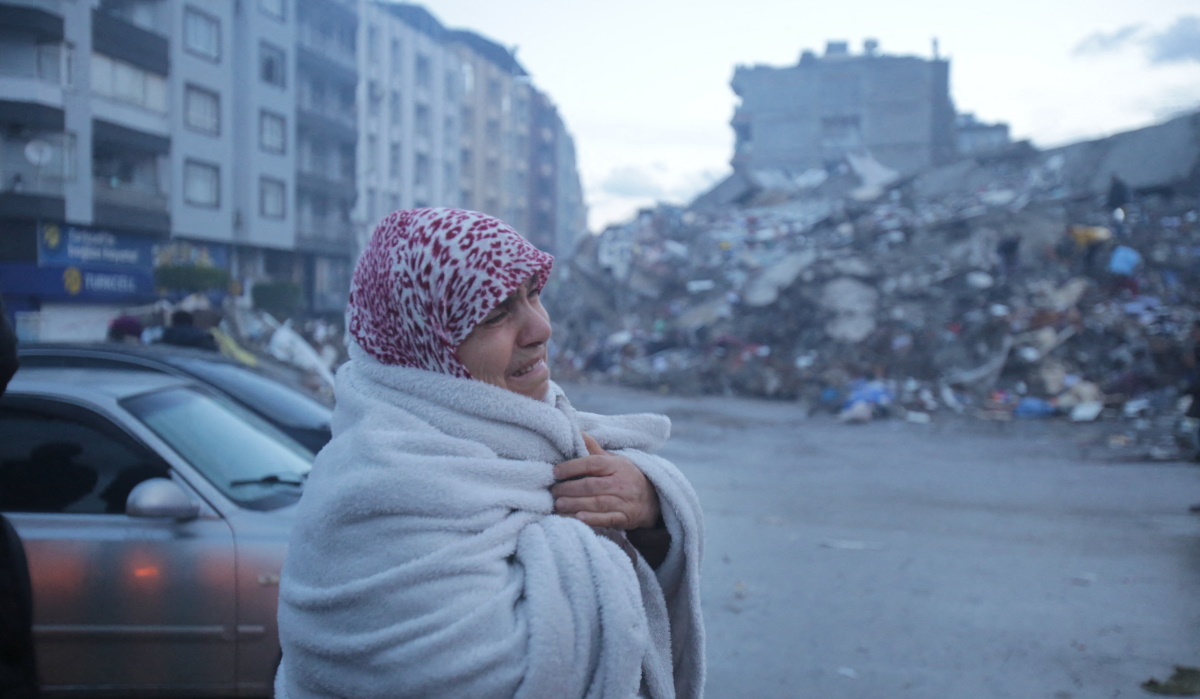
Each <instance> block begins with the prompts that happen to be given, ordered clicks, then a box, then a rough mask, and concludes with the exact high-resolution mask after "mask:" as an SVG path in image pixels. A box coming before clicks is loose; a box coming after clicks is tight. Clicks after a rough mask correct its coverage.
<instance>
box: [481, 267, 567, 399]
mask: <svg viewBox="0 0 1200 699" xmlns="http://www.w3.org/2000/svg"><path fill="white" fill-rule="evenodd" d="M549 340H550V315H549V314H548V313H546V309H545V308H542V301H541V291H540V290H539V289H535V288H533V285H532V280H528V279H527V280H526V281H525V283H524V284H522V285H521V286H520V288H518V289H517V290H516V291H514V292H513V293H511V294H509V296H508V298H506V299H504V300H503V301H501V302H500V305H498V306H496V308H494V309H493V310H492V312H491V313H489V314H488V316H487V317H486V318H484V319H483V320H482V321H480V323H479V325H476V326H475V328H474V329H472V330H471V334H470V335H467V339H465V340H463V341H462V344H460V345H459V346H458V359H459V361H461V362H462V363H463V365H464V366H465V367H467V371H469V372H471V377H472V378H474V379H477V380H479V381H484V382H486V383H490V384H492V385H493V386H499V387H500V388H506V389H508V390H510V391H512V392H513V393H520V394H521V395H523V396H527V397H529V398H533V399H534V400H541V399H542V398H544V397H545V395H546V389H547V388H548V387H549V384H550V367H549V365H547V364H546V343H547V342H548V341H549Z"/></svg>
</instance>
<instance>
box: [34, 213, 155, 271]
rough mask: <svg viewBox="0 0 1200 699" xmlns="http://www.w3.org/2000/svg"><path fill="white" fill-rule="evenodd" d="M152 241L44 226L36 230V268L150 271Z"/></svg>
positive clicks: (104, 232) (95, 230)
mask: <svg viewBox="0 0 1200 699" xmlns="http://www.w3.org/2000/svg"><path fill="white" fill-rule="evenodd" d="M153 260H154V258H153V243H152V241H151V239H149V238H144V237H141V236H136V235H128V234H122V233H110V232H108V231H103V230H97V229H90V228H81V227H79V226H67V225H59V224H56V223H43V224H42V225H41V227H40V229H39V230H38V266H40V267H67V266H79V267H107V268H115V269H131V268H137V269H144V270H148V269H152V268H153V266H154V261H153Z"/></svg>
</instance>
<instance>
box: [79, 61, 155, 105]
mask: <svg viewBox="0 0 1200 699" xmlns="http://www.w3.org/2000/svg"><path fill="white" fill-rule="evenodd" d="M92 92H94V93H96V94H97V95H100V96H101V97H107V98H109V99H114V100H118V101H120V102H126V103H129V104H133V105H136V106H138V107H142V108H144V109H149V110H151V111H154V112H159V113H164V112H166V111H167V81H166V80H165V79H164V78H163V77H162V76H161V75H157V74H155V73H149V72H147V71H144V70H142V69H141V68H138V67H136V66H134V65H132V64H130V63H125V62H124V61H118V60H116V59H113V58H109V57H108V56H105V55H104V54H101V53H93V54H92Z"/></svg>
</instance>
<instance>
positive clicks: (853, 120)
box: [731, 40, 955, 174]
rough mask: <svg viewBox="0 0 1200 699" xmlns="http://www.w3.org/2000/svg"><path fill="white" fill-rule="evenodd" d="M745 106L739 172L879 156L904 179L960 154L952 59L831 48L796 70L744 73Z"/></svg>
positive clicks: (840, 45) (739, 129)
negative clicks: (952, 94) (904, 175)
mask: <svg viewBox="0 0 1200 699" xmlns="http://www.w3.org/2000/svg"><path fill="white" fill-rule="evenodd" d="M731 86H732V87H733V90H734V92H735V93H736V94H737V95H738V97H740V98H741V104H740V105H738V107H737V110H736V112H735V114H734V116H733V121H732V126H733V129H734V133H735V135H736V144H735V149H734V156H733V159H732V163H731V164H732V165H733V167H734V170H735V171H741V172H749V171H754V170H769V169H777V170H784V171H788V172H791V173H792V174H800V173H801V172H804V171H805V170H807V169H810V168H820V167H824V166H825V165H827V164H829V163H830V162H837V161H840V160H842V159H844V158H845V156H846V155H847V154H856V155H857V154H864V153H870V154H871V155H872V156H873V157H874V158H875V159H876V160H878V161H879V162H881V163H883V164H884V165H886V166H887V167H889V168H891V169H893V170H896V171H898V172H900V173H912V172H916V171H918V170H921V169H923V168H926V167H928V166H930V165H937V164H941V163H944V162H947V161H949V160H950V159H952V158H953V157H954V154H955V142H954V114H955V112H954V105H953V103H952V102H951V100H950V61H949V60H946V59H942V58H939V57H938V56H937V55H936V50H935V55H934V57H933V58H930V59H925V58H920V57H916V56H889V55H884V54H881V53H879V51H878V42H875V41H873V40H867V41H866V42H865V43H864V49H863V52H862V53H858V54H855V53H852V52H851V51H850V49H849V46H848V45H847V43H846V42H843V41H831V42H828V43H827V45H826V49H825V53H824V55H822V56H817V55H816V54H815V53H814V52H812V51H805V52H803V54H802V55H801V57H800V60H799V61H798V62H797V63H796V64H795V65H793V66H787V67H783V68H778V67H773V66H762V65H758V66H739V67H738V68H737V69H736V70H735V72H734V76H733V80H732V82H731Z"/></svg>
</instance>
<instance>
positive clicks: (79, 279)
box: [63, 267, 83, 296]
mask: <svg viewBox="0 0 1200 699" xmlns="http://www.w3.org/2000/svg"><path fill="white" fill-rule="evenodd" d="M63 288H64V289H66V290H67V293H68V294H70V295H72V296H74V295H75V294H78V293H79V292H80V291H81V290H82V289H83V275H82V274H80V273H79V268H78V267H67V268H66V269H64V270H63Z"/></svg>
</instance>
